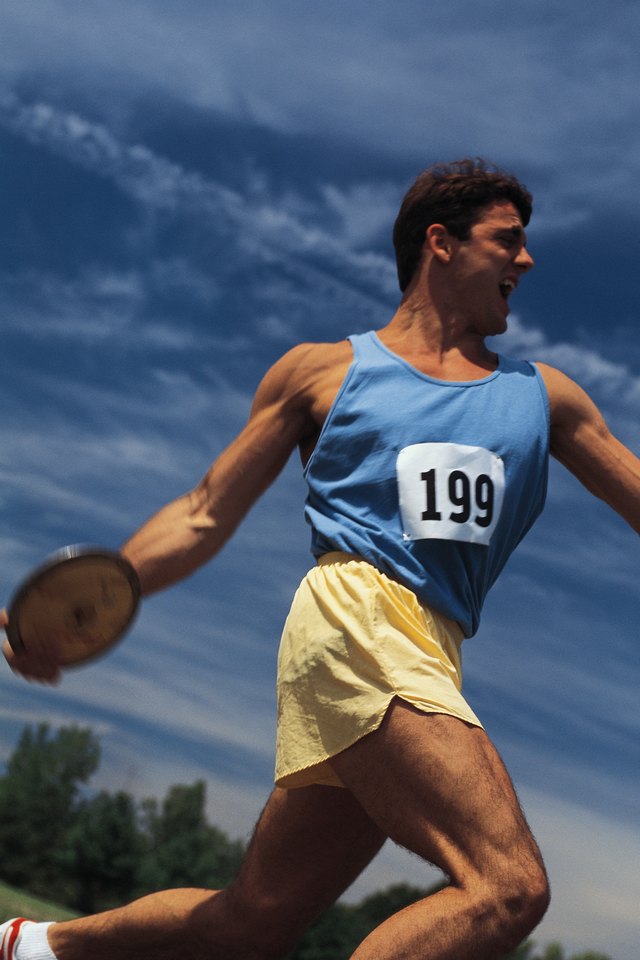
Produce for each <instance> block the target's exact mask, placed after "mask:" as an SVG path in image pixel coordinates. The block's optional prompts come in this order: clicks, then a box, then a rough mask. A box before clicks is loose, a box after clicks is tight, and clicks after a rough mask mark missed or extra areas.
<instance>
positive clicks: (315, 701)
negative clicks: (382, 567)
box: [276, 553, 482, 788]
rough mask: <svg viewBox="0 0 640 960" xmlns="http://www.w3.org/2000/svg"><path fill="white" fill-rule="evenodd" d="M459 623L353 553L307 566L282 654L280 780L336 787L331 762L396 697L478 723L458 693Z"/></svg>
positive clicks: (373, 726) (287, 625) (288, 783)
mask: <svg viewBox="0 0 640 960" xmlns="http://www.w3.org/2000/svg"><path fill="white" fill-rule="evenodd" d="M462 639H463V635H462V630H461V629H460V627H459V626H458V624H457V623H455V622H454V621H452V620H448V619H446V618H445V617H442V616H440V615H439V614H437V613H434V612H433V611H432V610H430V609H429V608H428V607H426V606H424V605H423V604H421V603H420V602H419V600H418V598H417V597H416V596H415V594H414V593H412V591H411V590H408V589H407V588H406V587H404V586H402V584H400V583H396V582H395V581H394V580H391V579H389V578H388V577H386V576H385V575H384V574H383V573H380V572H379V571H378V570H377V569H376V568H375V567H373V566H371V564H370V563H367V562H366V561H364V560H361V559H359V558H358V557H353V556H350V555H349V554H346V553H328V554H326V555H325V556H323V557H321V558H320V560H319V563H318V566H317V567H314V568H313V569H312V570H310V571H309V573H308V574H307V576H306V577H305V578H304V580H303V581H302V583H301V584H300V587H299V588H298V590H297V592H296V595H295V597H294V599H293V604H292V606H291V610H290V612H289V616H288V618H287V622H286V623H285V627H284V632H283V635H282V641H281V644H280V653H279V656H278V732H277V741H276V783H277V784H278V786H281V787H287V788H289V787H303V786H307V785H309V784H312V783H324V784H331V785H333V786H342V783H341V781H340V779H339V777H338V776H337V774H336V773H334V771H333V770H332V768H331V766H330V764H328V763H327V760H328V758H329V757H333V756H335V755H336V754H337V753H340V751H341V750H344V749H346V748H347V747H349V746H351V744H353V743H355V742H356V741H357V740H359V739H360V738H361V737H364V736H365V735H366V734H368V733H371V732H372V731H373V730H375V729H376V728H377V727H378V726H379V725H380V723H381V722H382V719H383V717H384V715H385V713H386V711H387V708H388V706H389V704H390V703H391V700H392V699H393V698H394V697H401V698H402V699H403V700H406V701H408V702H409V703H411V704H413V705H414V706H415V707H418V708H419V709H420V710H424V711H425V713H447V714H450V715H451V716H453V717H458V718H459V719H460V720H464V721H466V722H467V723H471V724H474V725H475V726H478V727H481V726H482V724H481V723H480V721H479V720H478V718H477V717H476V715H475V714H474V712H473V711H472V710H471V708H470V707H469V705H468V704H467V703H466V701H465V699H464V698H463V696H462V694H461V692H460V690H461V687H462V676H461V664H460V646H461V643H462Z"/></svg>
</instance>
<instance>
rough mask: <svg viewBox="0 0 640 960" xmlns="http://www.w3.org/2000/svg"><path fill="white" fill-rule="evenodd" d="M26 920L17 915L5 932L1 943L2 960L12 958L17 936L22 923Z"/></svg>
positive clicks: (11, 959) (10, 959)
mask: <svg viewBox="0 0 640 960" xmlns="http://www.w3.org/2000/svg"><path fill="white" fill-rule="evenodd" d="M26 922H27V921H26V920H25V919H24V917H17V918H16V919H15V920H14V921H13V923H12V924H11V926H10V927H9V929H8V930H7V932H6V933H5V939H4V943H3V945H2V946H3V950H4V953H3V960H13V949H14V947H15V945H16V942H17V940H18V937H19V936H20V930H21V929H22V924H23V923H26ZM7 935H8V936H7Z"/></svg>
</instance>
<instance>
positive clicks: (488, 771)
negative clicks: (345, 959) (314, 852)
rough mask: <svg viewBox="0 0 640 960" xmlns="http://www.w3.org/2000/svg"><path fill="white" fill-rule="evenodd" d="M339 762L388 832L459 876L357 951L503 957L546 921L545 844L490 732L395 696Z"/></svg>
mask: <svg viewBox="0 0 640 960" xmlns="http://www.w3.org/2000/svg"><path fill="white" fill-rule="evenodd" d="M331 762H332V766H333V767H334V769H335V770H336V772H337V773H338V775H339V776H340V778H341V779H342V781H343V782H344V783H345V784H346V786H347V787H348V788H349V790H350V791H351V792H352V794H353V795H354V796H355V797H357V798H358V800H359V801H360V803H361V804H362V806H363V807H364V809H365V810H366V811H367V813H368V814H369V816H370V817H371V818H372V820H374V821H375V822H376V823H377V824H378V826H379V827H380V828H381V830H382V831H384V833H385V834H387V835H388V836H390V837H391V839H393V840H395V841H396V842H397V843H399V844H400V845H401V846H403V847H407V848H408V849H409V850H411V851H413V852H414V853H417V854H419V855H420V856H421V857H423V858H424V859H425V860H427V861H428V862H430V863H433V864H435V865H436V866H438V867H439V868H440V869H441V870H443V871H444V873H445V874H446V876H447V877H448V878H449V879H450V886H449V887H447V888H445V889H444V890H442V891H441V892H439V893H436V894H434V895H433V896H430V897H428V898H427V899H425V900H422V901H419V902H418V903H417V904H414V905H412V906H410V907H407V908H406V909H404V910H401V911H400V912H399V913H397V914H396V915H395V916H393V917H391V918H390V919H389V920H387V921H386V922H385V923H383V924H381V925H380V926H379V927H378V928H377V929H376V930H374V931H373V933H372V934H371V935H370V936H369V937H367V939H366V940H365V941H364V942H363V943H362V944H361V945H360V947H359V948H358V949H357V950H356V951H355V953H354V954H353V957H352V960H418V958H419V960H472V958H473V960H498V958H499V957H502V956H504V955H506V954H507V953H509V952H510V951H511V950H513V949H514V948H515V947H516V946H517V945H518V944H519V943H520V942H521V941H522V940H523V939H524V938H525V937H526V936H527V935H528V934H529V933H530V931H531V930H532V929H533V927H534V926H535V925H536V924H537V923H538V922H539V921H540V919H541V918H542V915H543V913H544V911H545V909H546V906H547V903H548V887H547V880H546V875H545V871H544V867H543V864H542V860H541V857H540V853H539V851H538V847H537V845H536V843H535V841H534V839H533V837H532V836H531V833H530V830H529V828H528V826H527V824H526V821H525V819H524V815H523V814H522V811H521V809H520V806H519V803H518V800H517V798H516V796H515V792H514V790H513V787H512V784H511V781H510V779H509V777H508V775H507V772H506V770H505V768H504V766H503V764H502V761H501V760H500V758H499V756H498V754H497V752H496V750H495V748H494V747H493V746H492V744H491V742H490V740H489V738H488V737H487V735H486V733H485V732H484V731H483V730H481V729H480V728H479V727H473V726H470V725H468V724H466V723H463V722H462V721H460V720H457V719H455V718H454V717H450V716H445V715H441V714H424V713H421V712H420V711H418V710H416V709H415V708H414V707H412V706H410V705H409V704H407V703H405V702H403V701H401V700H395V701H393V703H392V705H391V707H390V708H389V711H388V712H387V715H386V717H385V720H384V721H383V723H382V725H381V727H380V728H379V729H378V730H376V731H375V732H374V733H371V734H369V735H368V736H366V737H364V738H363V739H362V740H360V741H358V743H356V744H354V745H353V746H352V747H349V748H348V749H347V750H345V751H344V752H343V753H341V754H339V755H338V756H337V757H335V758H334V759H333V760H332V761H331Z"/></svg>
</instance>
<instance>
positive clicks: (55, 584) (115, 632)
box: [6, 546, 140, 667]
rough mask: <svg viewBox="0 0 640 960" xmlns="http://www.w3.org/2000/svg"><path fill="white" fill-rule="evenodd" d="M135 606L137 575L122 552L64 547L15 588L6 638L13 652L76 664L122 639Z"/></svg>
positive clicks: (85, 547) (97, 548)
mask: <svg viewBox="0 0 640 960" xmlns="http://www.w3.org/2000/svg"><path fill="white" fill-rule="evenodd" d="M139 603H140V582H139V580H138V575H137V573H136V571H135V569H134V568H133V566H132V565H131V564H130V563H129V561H128V560H126V559H125V558H124V557H123V556H122V555H121V554H120V553H116V552H115V551H112V550H105V549H104V548H102V547H87V546H71V547H64V548H63V549H62V550H59V551H58V552H57V553H55V554H53V556H51V557H49V558H48V559H47V560H46V561H45V563H44V564H42V566H39V567H37V568H36V569H35V570H34V571H33V572H32V573H31V574H30V575H29V576H28V577H27V578H26V579H25V580H24V581H23V582H22V584H21V585H20V586H19V587H18V589H17V590H16V592H15V594H14V596H13V598H12V600H11V602H10V604H9V623H8V625H7V628H6V631H7V639H8V641H9V643H10V644H11V647H12V649H13V650H14V651H15V652H16V653H20V652H26V653H28V652H33V653H34V654H37V653H41V654H43V655H44V656H46V657H47V659H53V660H55V661H56V662H57V663H58V664H59V665H60V666H61V667H68V666H74V665H75V664H79V663H85V662H86V661H87V660H92V659H94V658H95V657H97V656H100V655H101V654H103V653H105V652H106V651H107V650H109V649H110V648H111V647H112V646H113V645H114V644H116V643H117V642H118V641H119V640H121V639H122V637H123V636H124V635H125V633H126V632H127V630H128V629H129V627H130V626H131V624H132V623H133V620H134V618H135V615H136V613H137V610H138V606H139Z"/></svg>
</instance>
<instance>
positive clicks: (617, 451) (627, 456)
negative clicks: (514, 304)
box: [537, 363, 640, 533]
mask: <svg viewBox="0 0 640 960" xmlns="http://www.w3.org/2000/svg"><path fill="white" fill-rule="evenodd" d="M537 367H538V369H539V371H540V373H541V375H542V378H543V380H544V382H545V386H546V388H547V392H548V394H549V407H550V414H551V454H552V455H553V456H554V457H555V458H556V459H557V460H559V461H560V463H562V464H563V465H564V466H565V467H567V469H568V470H570V471H571V473H573V474H574V476H576V477H577V478H578V480H580V482H581V483H582V484H584V486H585V487H586V488H587V489H588V490H590V491H591V493H593V494H594V495H595V496H597V497H599V498H600V499H601V500H604V501H605V503H608V504H609V506H610V507H612V508H613V509H614V510H615V511H616V513H619V514H620V516H621V517H623V519H625V520H626V521H627V523H628V524H629V525H630V526H631V527H633V529H634V530H636V531H637V532H638V533H640V459H638V457H637V456H635V454H634V453H632V451H631V450H629V448H628V447H626V446H625V445H624V444H623V443H621V442H620V441H619V440H618V439H617V438H616V437H615V436H614V435H613V434H612V433H611V431H610V430H609V428H608V426H607V424H606V422H605V419H604V417H603V416H602V414H601V412H600V410H599V409H598V407H597V406H596V405H595V403H594V402H593V401H592V400H591V398H590V397H589V396H588V394H587V393H585V391H584V390H583V389H582V388H581V387H579V386H578V384H577V383H575V381H573V380H571V379H570V378H569V377H567V376H566V375H565V374H564V373H561V372H560V371H559V370H556V369H555V368H553V367H549V366H547V365H546V364H544V363H539V364H537Z"/></svg>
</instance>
